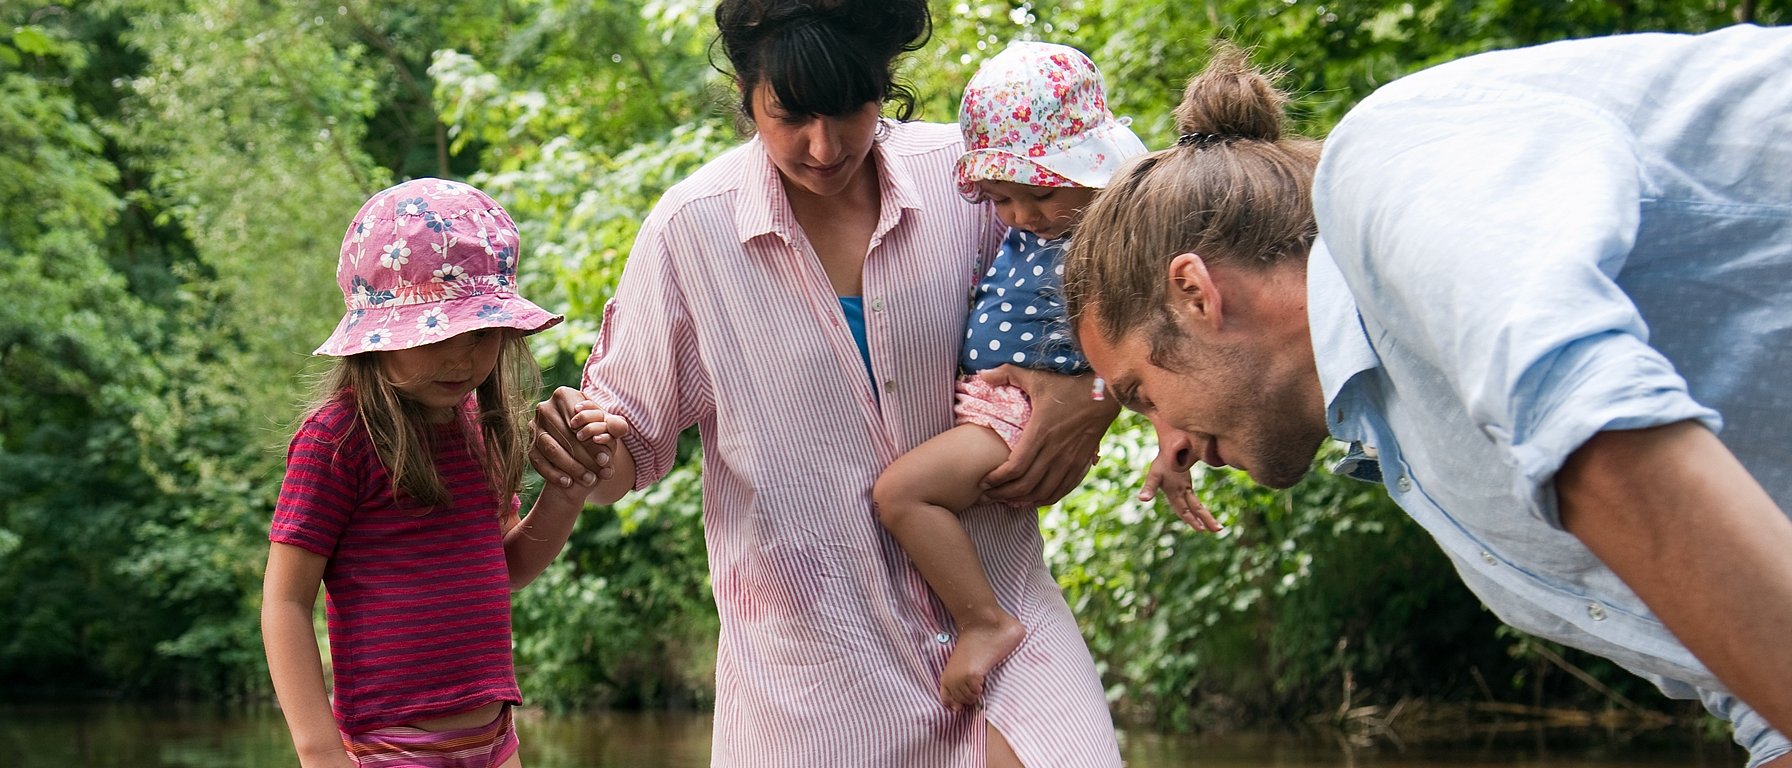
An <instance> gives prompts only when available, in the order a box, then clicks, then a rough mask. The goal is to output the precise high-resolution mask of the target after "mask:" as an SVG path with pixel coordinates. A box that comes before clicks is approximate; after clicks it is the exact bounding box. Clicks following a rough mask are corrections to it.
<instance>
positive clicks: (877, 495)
mask: <svg viewBox="0 0 1792 768" xmlns="http://www.w3.org/2000/svg"><path fill="white" fill-rule="evenodd" d="M1007 459H1008V444H1007V443H1004V442H1002V438H1001V437H1000V436H998V435H997V434H996V433H995V432H993V431H991V430H989V429H986V428H984V427H979V426H975V425H970V424H961V425H959V426H956V427H953V428H952V429H949V430H947V431H945V432H943V433H941V434H939V435H937V436H935V437H934V438H933V439H932V440H928V441H927V442H925V443H922V444H921V445H919V446H916V447H915V449H914V450H912V451H909V452H908V453H906V454H904V455H903V456H902V457H901V458H899V459H897V460H896V462H895V463H893V464H891V465H890V466H889V468H888V469H885V470H884V474H883V476H882V477H879V478H878V480H877V486H876V487H875V488H873V489H872V499H873V501H875V502H876V504H877V516H878V519H879V520H880V521H882V522H883V524H884V527H885V528H887V529H889V531H890V534H891V535H892V536H895V537H896V541H897V543H899V544H901V545H902V548H903V550H904V551H906V552H908V556H909V559H911V560H913V561H914V563H915V568H916V569H917V570H919V571H920V572H921V576H922V578H925V579H926V580H927V584H928V586H930V587H933V591H934V594H937V595H939V597H940V600H941V601H942V602H944V603H945V604H946V610H948V611H950V612H951V613H952V619H953V620H954V621H956V622H957V623H958V643H957V645H956V646H954V647H953V649H952V656H951V658H949V659H947V661H946V670H945V672H944V673H943V674H942V675H941V676H940V699H941V701H943V702H945V704H946V706H948V707H951V708H953V709H958V708H960V707H973V706H976V705H977V704H978V702H980V701H982V699H983V681H984V679H985V678H986V677H987V676H988V675H989V673H990V671H991V670H993V669H995V668H996V665H998V664H1001V663H1002V661H1003V660H1004V659H1006V658H1008V654H1010V653H1013V652H1014V649H1015V648H1017V647H1019V646H1020V641H1021V640H1022V639H1023V638H1025V637H1026V629H1025V628H1023V627H1022V626H1021V624H1020V622H1019V621H1018V620H1016V619H1015V618H1014V617H1013V616H1010V615H1008V612H1007V611H1005V610H1002V606H1001V604H1000V603H998V602H996V594H995V590H994V589H992V588H990V586H989V579H988V578H986V577H985V576H984V575H983V564H982V561H980V560H978V559H977V549H976V546H975V545H974V544H972V543H971V537H970V536H969V535H968V534H966V533H965V530H964V526H963V524H961V523H960V522H959V520H958V513H959V512H962V511H964V510H965V509H966V508H968V507H970V506H971V505H972V504H974V503H976V501H977V498H978V497H979V496H981V495H983V490H982V488H981V486H980V483H981V481H982V480H983V476H984V475H986V474H988V473H989V471H990V470H992V469H995V468H996V467H998V466H1001V464H1002V462H1004V461H1006V460H1007Z"/></svg>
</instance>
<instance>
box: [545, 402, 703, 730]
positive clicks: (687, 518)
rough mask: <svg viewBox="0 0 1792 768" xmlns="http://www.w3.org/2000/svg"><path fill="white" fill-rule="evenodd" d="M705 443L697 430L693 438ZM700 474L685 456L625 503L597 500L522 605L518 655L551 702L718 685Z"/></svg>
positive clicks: (632, 697) (677, 696) (628, 699)
mask: <svg viewBox="0 0 1792 768" xmlns="http://www.w3.org/2000/svg"><path fill="white" fill-rule="evenodd" d="M685 443H686V444H685V448H686V454H687V455H689V454H690V453H692V452H693V451H692V450H691V449H693V448H694V443H695V440H694V433H693V435H692V436H690V437H689V438H687V440H686V441H685ZM702 519H703V510H702V489H701V477H700V474H699V472H698V471H697V463H696V462H695V461H686V462H683V463H681V464H680V465H679V466H678V468H677V469H675V470H673V472H672V474H670V475H669V476H667V477H666V479H665V480H662V481H661V482H660V483H659V484H658V485H655V486H654V487H652V488H650V489H648V490H646V491H643V492H641V493H639V494H633V495H631V496H630V497H629V498H627V499H624V500H623V501H622V502H621V503H619V504H617V505H616V506H615V507H606V508H590V509H587V510H586V512H585V515H584V518H583V519H582V520H580V521H579V527H578V529H577V530H575V531H574V533H573V538H572V540H571V541H570V542H569V543H568V546H567V552H566V554H565V555H564V556H563V557H562V558H561V559H560V560H558V561H556V562H555V563H554V565H552V566H551V567H549V568H548V570H547V572H546V573H543V574H542V577H541V579H540V580H539V581H537V582H536V583H535V584H532V585H531V586H530V587H529V588H528V589H525V590H523V591H522V592H519V593H518V594H517V597H516V602H515V609H514V611H513V615H514V621H515V625H516V626H515V631H516V638H517V667H518V671H519V678H520V681H521V683H522V685H523V689H524V691H525V692H526V694H527V695H528V696H529V697H530V699H531V701H534V702H537V703H542V704H547V705H549V706H556V707H563V706H577V705H604V706H620V707H630V708H633V707H641V706H666V705H672V706H693V705H698V704H702V703H705V702H707V701H708V700H709V699H710V698H711V697H712V696H713V695H714V690H713V688H714V681H715V637H716V632H717V631H718V627H719V625H718V623H717V620H716V616H715V604H714V602H713V598H712V597H711V596H710V592H709V578H708V576H709V570H708V566H707V564H706V558H705V555H704V549H703V530H702Z"/></svg>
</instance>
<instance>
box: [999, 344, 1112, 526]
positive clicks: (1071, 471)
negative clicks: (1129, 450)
mask: <svg viewBox="0 0 1792 768" xmlns="http://www.w3.org/2000/svg"><path fill="white" fill-rule="evenodd" d="M979 375H980V376H982V378H983V380H984V381H987V382H989V383H991V384H996V385H1009V386H1015V387H1020V389H1021V391H1023V392H1026V393H1027V399H1029V400H1031V401H1032V404H1033V417H1032V418H1031V419H1028V420H1027V425H1026V427H1025V428H1024V429H1022V430H1021V433H1020V439H1019V440H1018V441H1016V442H1015V444H1014V450H1013V451H1012V452H1011V453H1009V454H1008V461H1007V462H1006V463H1004V464H1002V466H999V467H996V468H995V470H993V471H991V472H990V473H989V474H988V475H986V476H984V478H983V485H984V495H985V496H988V497H989V498H991V499H995V500H997V501H1003V502H1007V503H1010V504H1027V505H1031V506H1035V507H1040V506H1046V505H1048V504H1054V503H1057V501H1058V500H1059V499H1062V498H1064V496H1065V495H1066V494H1068V493H1070V491H1071V490H1072V489H1074V488H1076V486H1077V484H1078V483H1081V482H1082V481H1083V475H1085V474H1088V472H1089V467H1091V466H1093V465H1094V464H1095V457H1096V451H1097V450H1098V449H1099V447H1100V446H1101V437H1102V435H1104V434H1106V433H1107V430H1108V425H1109V424H1112V423H1114V417H1115V416H1118V415H1120V405H1119V403H1116V402H1115V401H1114V400H1113V399H1111V398H1110V399H1107V400H1096V399H1095V398H1093V397H1091V396H1090V393H1091V392H1092V391H1093V386H1094V382H1095V377H1094V375H1093V374H1083V375H1080V376H1066V375H1064V374H1058V373H1050V372H1047V371H1036V370H1032V369H1028V368H1017V367H1014V366H1011V365H1004V366H1002V367H1000V368H995V369H993V370H988V371H984V372H982V373H981V374H979Z"/></svg>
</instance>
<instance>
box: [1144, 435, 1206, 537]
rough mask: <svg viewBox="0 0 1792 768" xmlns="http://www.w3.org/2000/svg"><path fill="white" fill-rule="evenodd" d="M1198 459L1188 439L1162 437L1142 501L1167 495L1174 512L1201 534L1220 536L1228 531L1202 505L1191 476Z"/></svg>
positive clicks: (1186, 437)
mask: <svg viewBox="0 0 1792 768" xmlns="http://www.w3.org/2000/svg"><path fill="white" fill-rule="evenodd" d="M1193 455H1194V452H1193V450H1191V447H1190V444H1189V439H1188V436H1187V435H1184V434H1182V433H1180V432H1178V433H1176V434H1175V435H1174V436H1173V437H1169V438H1166V437H1165V436H1164V435H1163V433H1161V432H1160V433H1158V444H1157V458H1156V459H1153V460H1152V461H1151V469H1150V471H1149V472H1147V473H1146V475H1145V486H1144V487H1143V488H1141V489H1139V501H1150V500H1152V499H1154V498H1156V497H1157V494H1158V492H1159V491H1162V492H1163V496H1164V501H1166V502H1168V503H1169V505H1170V510H1171V511H1173V512H1175V513H1176V516H1177V517H1180V518H1182V522H1185V523H1188V525H1189V527H1190V528H1193V529H1195V530H1197V531H1207V532H1210V533H1219V532H1220V531H1221V530H1224V526H1221V525H1220V521H1218V520H1216V519H1214V517H1213V513H1212V512H1209V511H1207V505H1206V504H1202V503H1201V499H1200V497H1198V496H1196V495H1195V484H1194V480H1193V479H1191V478H1190V476H1189V468H1190V467H1192V466H1194V463H1195V462H1194V459H1193V458H1192V457H1193Z"/></svg>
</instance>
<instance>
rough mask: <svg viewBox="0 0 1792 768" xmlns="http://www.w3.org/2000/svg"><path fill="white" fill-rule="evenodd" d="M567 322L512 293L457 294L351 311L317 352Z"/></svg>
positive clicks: (377, 348) (349, 351) (387, 347)
mask: <svg viewBox="0 0 1792 768" xmlns="http://www.w3.org/2000/svg"><path fill="white" fill-rule="evenodd" d="M565 319H566V318H565V317H564V316H562V315H556V314H554V313H552V312H549V311H547V310H545V309H542V308H541V307H538V306H536V305H535V304H534V303H533V302H530V301H529V300H528V299H525V298H523V297H521V296H518V295H516V294H514V293H509V292H503V291H499V292H493V293H486V294H481V295H476V296H456V297H452V298H447V299H442V300H439V301H428V302H421V303H416V304H406V305H402V306H394V307H372V308H368V309H357V310H350V311H349V312H348V313H347V314H345V315H343V316H342V320H341V321H340V322H338V323H337V324H336V330H335V331H333V332H332V333H331V334H330V338H329V339H327V340H325V341H324V343H323V345H322V346H319V347H318V348H317V349H316V350H315V351H313V352H312V353H311V354H314V355H326V356H330V357H347V356H349V355H358V354H360V353H362V352H391V351H395V350H400V349H411V348H413V347H420V346H423V345H425V344H433V343H435V342H438V341H442V340H444V339H449V338H452V337H454V336H458V335H460V334H463V333H466V332H468V331H477V330H483V329H487V328H512V329H515V330H518V331H522V333H523V335H525V336H527V335H530V334H533V333H539V332H541V331H545V330H547V329H549V328H552V327H554V326H556V325H559V324H560V322H561V321H563V320H565Z"/></svg>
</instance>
